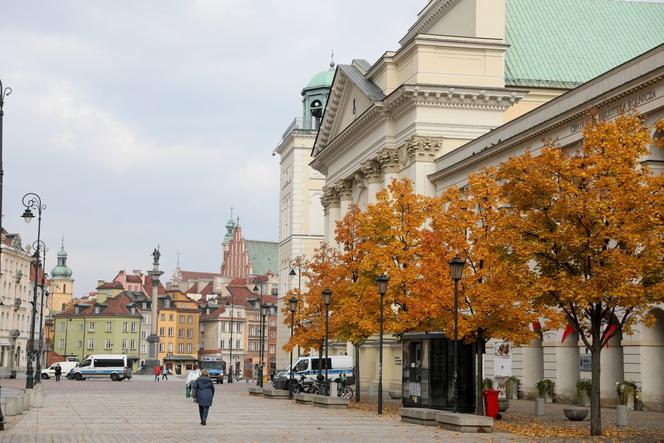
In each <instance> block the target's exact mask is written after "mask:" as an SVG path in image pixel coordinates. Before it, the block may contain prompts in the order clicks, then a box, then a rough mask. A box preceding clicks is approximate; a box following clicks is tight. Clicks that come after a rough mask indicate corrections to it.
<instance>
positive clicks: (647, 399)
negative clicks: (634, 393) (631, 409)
mask: <svg viewBox="0 0 664 443" xmlns="http://www.w3.org/2000/svg"><path fill="white" fill-rule="evenodd" d="M650 315H651V316H652V317H653V318H654V320H655V322H654V324H651V325H650V326H649V327H648V326H646V325H643V329H642V330H641V401H642V402H643V407H644V409H648V410H651V411H660V412H662V411H664V376H662V374H664V310H663V309H662V308H655V309H653V310H652V311H650Z"/></svg>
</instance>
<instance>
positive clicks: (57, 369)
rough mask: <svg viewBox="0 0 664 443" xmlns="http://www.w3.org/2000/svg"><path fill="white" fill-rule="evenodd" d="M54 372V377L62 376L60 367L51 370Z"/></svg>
mask: <svg viewBox="0 0 664 443" xmlns="http://www.w3.org/2000/svg"><path fill="white" fill-rule="evenodd" d="M53 369H54V371H55V375H61V374H62V367H61V366H60V365H57V366H56V367H55V368H53Z"/></svg>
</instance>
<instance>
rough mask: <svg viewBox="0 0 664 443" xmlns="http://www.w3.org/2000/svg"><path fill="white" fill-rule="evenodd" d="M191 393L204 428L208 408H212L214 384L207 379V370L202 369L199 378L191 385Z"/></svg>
mask: <svg viewBox="0 0 664 443" xmlns="http://www.w3.org/2000/svg"><path fill="white" fill-rule="evenodd" d="M192 393H193V396H194V401H195V402H196V403H198V414H199V415H200V417H201V424H202V425H203V426H205V425H206V424H207V423H206V422H207V416H208V412H209V411H210V406H212V399H213V398H214V383H213V382H212V380H211V379H210V377H208V371H207V369H203V370H202V371H201V376H200V377H198V378H197V379H196V381H194V383H193V384H192Z"/></svg>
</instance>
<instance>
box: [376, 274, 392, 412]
mask: <svg viewBox="0 0 664 443" xmlns="http://www.w3.org/2000/svg"><path fill="white" fill-rule="evenodd" d="M389 281H390V279H389V277H388V276H387V275H385V274H383V275H380V276H378V277H377V278H376V286H377V287H378V293H379V294H380V330H379V333H378V415H383V323H384V322H385V314H384V308H383V305H384V300H385V293H386V292H387V283H388V282H389Z"/></svg>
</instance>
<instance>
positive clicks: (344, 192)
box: [334, 179, 353, 200]
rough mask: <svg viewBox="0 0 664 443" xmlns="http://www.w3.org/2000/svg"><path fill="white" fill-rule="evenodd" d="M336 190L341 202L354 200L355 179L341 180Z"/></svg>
mask: <svg viewBox="0 0 664 443" xmlns="http://www.w3.org/2000/svg"><path fill="white" fill-rule="evenodd" d="M334 188H335V190H336V191H337V194H338V195H339V198H340V199H341V200H352V199H353V179H346V180H341V181H340V182H339V183H337V184H336V185H335V186H334Z"/></svg>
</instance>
